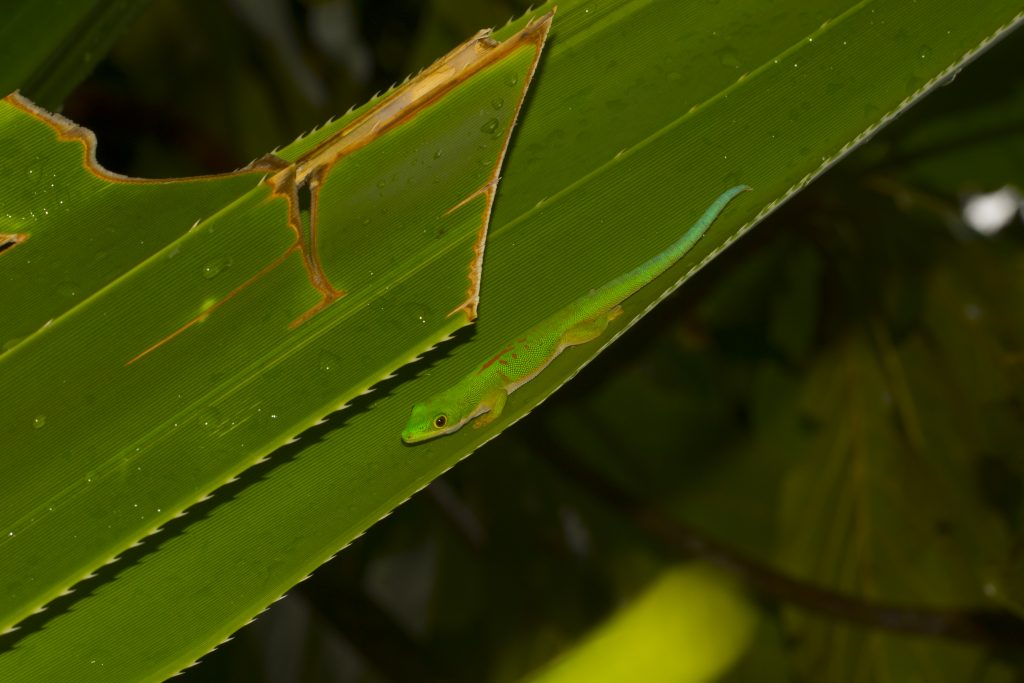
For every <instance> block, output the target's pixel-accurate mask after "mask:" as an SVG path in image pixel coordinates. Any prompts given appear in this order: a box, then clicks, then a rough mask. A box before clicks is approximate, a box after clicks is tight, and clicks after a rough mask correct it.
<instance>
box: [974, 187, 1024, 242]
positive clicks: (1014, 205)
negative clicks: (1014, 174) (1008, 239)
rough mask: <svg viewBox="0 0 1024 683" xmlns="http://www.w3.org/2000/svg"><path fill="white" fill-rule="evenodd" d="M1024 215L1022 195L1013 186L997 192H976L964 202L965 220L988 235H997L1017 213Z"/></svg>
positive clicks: (982, 233) (976, 230)
mask: <svg viewBox="0 0 1024 683" xmlns="http://www.w3.org/2000/svg"><path fill="white" fill-rule="evenodd" d="M1017 212H1021V215H1022V216H1024V204H1022V203H1021V195H1020V193H1019V192H1017V190H1015V189H1014V188H1012V187H1004V188H1002V189H1000V190H996V191H995V192H989V193H986V194H976V195H974V196H972V197H969V198H968V199H967V201H966V202H964V209H963V215H964V222H965V223H967V226H968V227H970V228H971V229H972V230H974V231H975V232H977V233H978V234H980V235H985V236H986V237H988V236H991V235H995V234H996V233H998V232H999V231H1000V230H1002V229H1003V228H1005V227H1006V226H1007V225H1009V224H1010V222H1011V221H1012V220H1013V216H1014V214H1015V213H1017Z"/></svg>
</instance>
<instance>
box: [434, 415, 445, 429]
mask: <svg viewBox="0 0 1024 683" xmlns="http://www.w3.org/2000/svg"><path fill="white" fill-rule="evenodd" d="M446 424H448V416H447V415H438V416H437V417H435V418H434V426H435V427H437V428H438V429H444V426H445V425H446Z"/></svg>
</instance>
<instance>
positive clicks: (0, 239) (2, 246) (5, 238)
mask: <svg viewBox="0 0 1024 683" xmlns="http://www.w3.org/2000/svg"><path fill="white" fill-rule="evenodd" d="M27 239H28V235H5V234H0V254H2V253H4V252H5V251H7V250H8V249H13V248H14V247H16V246H18V245H19V244H21V243H22V242H24V241H25V240H27Z"/></svg>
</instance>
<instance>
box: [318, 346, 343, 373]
mask: <svg viewBox="0 0 1024 683" xmlns="http://www.w3.org/2000/svg"><path fill="white" fill-rule="evenodd" d="M340 366H341V359H340V358H338V357H337V356H336V355H334V354H333V353H331V352H330V351H321V352H320V369H321V370H323V371H324V372H332V371H334V370H337V369H338V368H339V367H340Z"/></svg>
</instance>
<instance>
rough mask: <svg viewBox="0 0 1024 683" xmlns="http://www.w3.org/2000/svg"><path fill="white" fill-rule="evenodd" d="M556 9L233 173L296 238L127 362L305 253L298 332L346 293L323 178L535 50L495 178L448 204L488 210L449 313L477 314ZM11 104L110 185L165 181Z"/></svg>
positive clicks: (5, 242) (38, 112) (62, 123)
mask: <svg viewBox="0 0 1024 683" xmlns="http://www.w3.org/2000/svg"><path fill="white" fill-rule="evenodd" d="M553 14H554V10H552V11H550V12H548V13H547V14H545V15H544V16H542V17H540V18H539V19H536V20H532V21H530V23H528V24H527V25H526V26H525V27H524V28H523V29H522V30H520V31H519V32H518V33H516V34H514V35H513V36H511V37H509V38H508V39H506V40H504V41H502V42H498V41H496V40H494V38H493V37H492V35H491V31H490V30H483V31H480V32H479V33H477V34H476V35H475V36H473V37H472V38H470V39H469V40H467V41H466V42H464V43H462V44H461V45H459V46H458V47H456V48H455V49H454V50H452V51H451V52H449V53H448V54H447V55H445V56H444V57H442V58H440V59H439V60H437V61H436V62H435V63H434V64H432V65H431V66H429V67H427V68H426V69H424V70H423V71H422V72H420V73H419V74H418V75H417V76H416V77H414V78H413V79H411V80H410V81H409V82H408V83H405V84H403V85H402V86H400V87H398V88H397V89H395V90H394V92H392V93H390V94H389V95H387V96H385V97H384V98H383V99H382V100H381V101H380V102H379V103H378V104H376V105H375V106H373V107H372V108H370V109H369V110H367V111H366V112H365V113H364V114H362V115H361V116H358V117H357V118H355V119H354V120H353V121H352V122H350V123H349V124H348V125H346V126H345V127H343V128H342V129H341V130H339V131H338V132H337V133H335V134H334V135H332V136H331V137H330V138H328V139H327V140H325V141H324V142H322V143H321V144H320V145H318V146H317V147H315V148H314V149H312V150H310V151H309V152H308V153H306V154H304V155H303V156H302V157H300V158H299V159H297V160H295V161H294V162H292V163H288V162H287V161H285V160H284V159H281V158H280V157H277V156H275V155H273V154H268V155H266V156H264V157H261V158H260V159H257V160H256V161H254V162H252V163H251V164H249V165H248V166H247V167H246V168H244V169H241V170H239V171H237V172H236V173H253V174H256V173H264V174H265V175H264V178H263V181H262V182H264V183H267V184H268V185H269V186H270V188H271V189H272V197H273V198H274V199H275V200H283V201H285V202H286V203H287V207H288V208H287V215H288V227H289V228H290V229H291V230H292V232H293V233H294V234H295V242H294V243H293V244H292V245H291V246H290V247H289V248H288V249H287V250H285V252H284V253H282V254H281V255H280V256H278V257H276V258H275V259H273V261H271V262H270V263H268V264H267V265H266V266H265V267H264V268H262V269H261V270H260V271H259V272H257V273H256V274H255V275H253V276H252V277H251V278H249V279H248V280H247V281H245V282H243V283H242V284H241V285H239V287H238V288H236V289H235V290H233V291H231V292H229V293H228V294H227V295H225V296H224V297H222V298H221V299H220V300H218V301H217V302H216V303H215V304H213V305H212V306H209V307H207V308H206V309H205V310H204V312H203V313H202V314H200V315H199V316H197V317H196V318H195V319H193V320H190V321H189V322H187V323H185V324H184V325H182V326H181V327H179V328H178V329H177V330H175V331H173V332H171V333H170V334H168V335H166V336H165V337H163V338H162V339H160V340H159V341H157V342H156V343H154V344H152V345H150V346H149V347H148V348H147V349H145V350H144V351H142V352H140V353H139V354H137V355H136V356H135V357H133V358H132V359H130V360H129V361H128V363H127V364H128V365H130V364H132V363H135V362H136V361H138V360H140V359H142V358H143V357H145V356H146V355H148V354H149V353H152V352H153V351H155V350H156V349H158V348H160V347H161V346H163V345H164V344H166V343H168V342H170V341H171V340H172V339H174V338H175V337H177V336H179V335H180V334H182V333H183V332H185V331H186V330H188V329H189V328H191V327H193V326H194V325H195V324H196V323H198V322H200V321H201V320H205V319H206V318H207V317H208V316H209V315H211V314H212V313H213V312H214V311H215V310H216V309H218V308H220V307H221V306H223V305H224V304H226V303H227V302H228V301H229V300H231V299H233V298H234V297H235V296H237V295H238V294H239V293H241V292H242V291H243V290H245V289H246V288H248V287H249V286H250V285H251V284H253V283H254V282H256V281H257V280H259V279H260V278H262V277H263V276H264V275H266V274H267V273H269V272H271V271H272V270H274V269H275V268H276V267H277V266H279V265H280V264H281V263H284V262H285V261H286V260H287V258H288V257H289V256H291V255H292V254H293V253H296V254H298V255H299V256H300V257H301V258H302V263H303V267H304V268H305V271H306V275H307V278H308V280H309V283H310V285H311V286H312V287H313V288H314V289H316V291H317V292H318V293H319V294H320V297H321V299H320V302H319V303H317V304H316V305H315V306H313V307H312V308H310V309H309V310H308V311H306V312H304V313H303V314H302V315H300V316H299V317H298V318H296V319H295V320H294V321H292V323H291V324H290V325H289V328H290V329H294V328H296V327H298V326H300V325H302V324H303V323H304V322H306V321H307V320H309V319H310V318H312V317H313V316H315V315H317V314H318V313H320V312H322V311H323V310H325V309H326V308H328V307H329V306H330V305H331V304H332V303H334V302H335V301H337V300H338V299H340V298H341V297H343V296H345V292H344V291H343V290H342V289H339V288H338V287H336V286H335V285H334V284H333V283H331V282H330V280H329V279H328V277H327V275H326V273H325V272H324V269H323V267H322V265H321V263H320V257H319V252H318V246H317V242H318V236H319V221H318V205H319V193H320V189H321V186H322V184H323V181H324V179H325V178H326V177H327V174H328V173H329V172H330V170H331V168H333V167H334V165H335V164H338V163H341V162H342V161H343V160H344V159H345V157H346V156H348V155H350V154H352V153H353V152H355V151H356V150H359V149H362V148H363V147H365V146H367V145H369V144H371V143H372V142H373V141H375V140H377V139H378V138H380V137H381V136H383V135H385V134H386V133H388V132H389V131H392V130H394V129H396V128H398V127H399V126H402V125H404V124H406V123H408V122H410V121H412V120H414V119H415V117H416V116H417V114H419V113H420V112H422V111H424V110H425V109H427V108H428V107H430V106H432V105H433V104H435V103H436V102H438V101H439V100H441V99H442V98H443V97H444V96H445V95H446V94H447V93H449V92H450V91H452V90H453V89H454V88H456V87H458V86H459V85H460V84H462V83H464V82H466V81H467V80H469V79H471V78H472V77H473V76H474V75H476V74H478V73H480V72H482V71H483V70H485V69H487V68H488V67H489V66H491V65H493V64H496V63H498V62H500V61H501V60H503V59H505V58H506V57H508V56H509V55H512V54H513V53H516V52H517V51H518V50H521V49H529V50H533V59H532V61H531V63H530V65H529V68H528V70H527V72H526V73H525V77H524V78H522V79H521V89H520V91H519V97H518V100H517V102H516V104H515V108H514V110H513V112H512V116H511V120H510V123H509V126H508V129H507V130H506V132H505V136H504V139H503V140H502V143H501V146H500V151H499V154H498V155H497V158H496V159H495V161H494V165H493V167H492V169H491V172H490V175H489V177H488V179H487V181H486V182H484V183H483V184H482V185H481V186H480V187H479V188H478V189H477V190H475V191H474V192H472V193H470V194H469V195H468V196H467V197H465V198H464V199H463V200H462V201H460V202H458V203H457V204H456V205H455V206H453V207H451V208H450V209H449V210H448V212H447V213H452V212H454V211H457V210H459V209H462V208H463V207H465V206H467V205H469V204H470V203H471V202H472V200H474V199H478V198H480V197H483V199H484V201H483V208H482V209H481V213H480V228H479V230H478V233H477V236H476V239H475V242H474V246H473V254H472V258H471V260H470V263H469V264H468V268H467V279H468V284H467V288H466V299H465V301H464V302H463V303H462V304H460V305H459V306H458V307H456V308H455V309H454V310H452V311H451V312H450V313H449V316H450V315H454V314H456V313H459V312H462V313H464V314H465V315H466V318H467V320H470V321H471V320H473V319H475V318H476V314H477V305H478V301H479V291H480V279H481V273H482V266H483V255H484V248H485V246H486V240H487V229H488V225H489V223H490V218H491V209H492V207H493V205H494V199H495V195H496V192H497V184H498V180H499V173H500V170H501V165H502V162H503V161H504V157H505V153H506V152H507V149H508V142H509V139H510V137H511V133H512V130H513V129H514V127H515V123H516V119H517V118H518V115H519V111H520V109H521V107H522V102H523V99H524V97H525V94H526V90H527V88H528V87H529V85H530V82H531V80H532V79H533V74H534V72H535V71H536V67H537V63H538V61H539V59H540V54H541V51H542V50H543V47H544V42H545V40H546V38H547V35H548V31H549V29H550V27H551V21H552V18H553ZM5 99H6V100H7V101H8V102H9V103H10V104H12V105H14V106H16V107H18V108H19V109H21V110H23V111H24V112H26V113H27V114H29V115H31V116H33V117H35V118H37V119H39V120H41V121H43V122H45V123H46V124H47V125H48V126H49V127H50V128H52V129H53V130H54V131H55V133H56V134H57V136H58V138H59V139H61V140H72V141H77V142H79V143H80V144H81V145H82V153H83V166H84V167H85V168H86V169H87V170H88V171H89V172H90V173H92V174H93V175H95V176H97V177H99V178H102V179H103V180H105V181H108V182H115V183H166V182H174V181H167V180H147V179H137V178H129V177H126V176H122V175H119V174H116V173H113V172H111V171H108V170H106V169H104V168H103V167H102V166H101V165H100V164H99V162H97V160H96V152H95V150H96V138H95V136H94V135H93V133H92V131H90V130H88V129H87V128H84V127H82V126H79V125H77V124H75V123H74V122H72V121H69V120H68V119H66V118H64V117H63V116H60V115H59V114H53V113H50V112H47V111H45V110H43V109H40V108H39V107H37V106H36V105H35V104H33V103H32V102H30V101H29V100H27V99H25V98H23V97H22V96H21V95H19V94H18V93H14V94H12V95H8V96H7V97H6V98H5ZM303 190H308V192H309V193H310V197H309V199H310V202H309V206H310V211H309V224H308V228H306V227H304V226H303V221H302V217H301V215H300V210H299V206H300V202H299V193H300V191H303ZM25 238H27V235H4V234H0V251H3V250H4V249H9V248H10V247H12V246H15V245H16V244H18V243H20V242H21V241H24V239H25Z"/></svg>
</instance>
